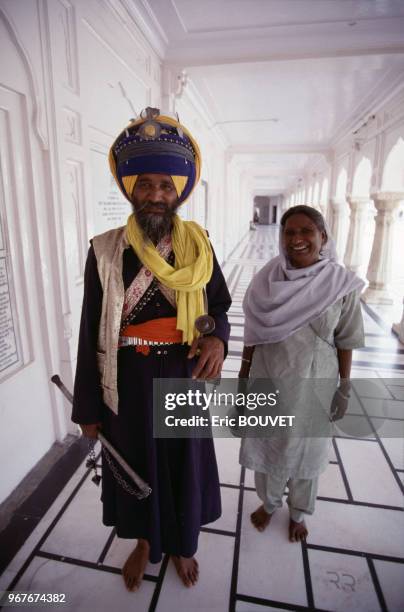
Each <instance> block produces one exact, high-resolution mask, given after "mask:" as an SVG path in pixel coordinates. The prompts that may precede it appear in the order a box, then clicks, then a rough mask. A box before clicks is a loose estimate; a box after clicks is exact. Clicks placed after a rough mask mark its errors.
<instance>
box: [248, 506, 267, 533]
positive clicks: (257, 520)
mask: <svg viewBox="0 0 404 612" xmlns="http://www.w3.org/2000/svg"><path fill="white" fill-rule="evenodd" d="M271 516H272V514H268V512H267V511H266V510H265V508H264V506H260V507H259V508H257V509H256V511H255V512H253V513H252V514H251V517H250V518H251V522H252V524H253V525H254V527H255V528H256V529H258V531H264V529H266V527H268V525H269V521H270V520H271Z"/></svg>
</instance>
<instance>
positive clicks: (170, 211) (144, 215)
mask: <svg viewBox="0 0 404 612" xmlns="http://www.w3.org/2000/svg"><path fill="white" fill-rule="evenodd" d="M132 206H133V212H134V215H135V217H136V221H137V223H138V225H139V227H140V229H141V231H142V233H143V236H144V238H146V239H147V238H148V239H149V240H151V241H152V242H153V244H158V243H159V242H160V240H162V238H164V236H167V234H169V233H170V232H171V229H172V226H173V217H174V215H175V213H176V211H177V209H178V207H179V203H178V202H175V203H174V204H173V205H172V206H167V204H164V203H163V202H145V203H144V204H143V205H142V206H140V205H139V203H138V202H136V200H135V201H133V202H132ZM149 207H156V208H163V209H164V213H163V214H155V213H151V212H147V209H148V208H149Z"/></svg>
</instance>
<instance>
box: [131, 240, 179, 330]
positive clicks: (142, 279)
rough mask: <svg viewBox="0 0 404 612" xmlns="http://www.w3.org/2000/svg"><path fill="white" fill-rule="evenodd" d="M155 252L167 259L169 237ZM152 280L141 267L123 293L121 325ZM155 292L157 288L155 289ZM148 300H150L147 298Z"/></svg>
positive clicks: (149, 274)
mask: <svg viewBox="0 0 404 612" xmlns="http://www.w3.org/2000/svg"><path fill="white" fill-rule="evenodd" d="M157 250H158V252H159V253H160V255H161V256H162V257H164V259H167V257H168V255H169V254H170V253H171V236H166V237H165V238H163V240H161V241H160V242H159V243H158V245H157ZM153 280H154V276H153V275H152V274H151V272H150V270H148V269H147V268H146V267H145V266H142V267H141V268H140V270H139V272H138V273H137V275H136V276H135V278H134V279H133V281H132V282H131V284H130V285H129V287H128V288H127V290H126V291H125V300H124V303H123V308H122V323H123V324H124V321H125V320H127V319H128V317H129V316H130V315H131V313H132V311H133V309H134V308H135V306H136V305H137V304H138V302H139V300H140V299H141V298H142V296H143V295H144V294H145V293H146V291H147V289H148V288H149V287H150V285H151V284H152V282H153ZM156 290H157V288H156ZM149 299H150V298H149Z"/></svg>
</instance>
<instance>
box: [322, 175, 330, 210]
mask: <svg viewBox="0 0 404 612" xmlns="http://www.w3.org/2000/svg"><path fill="white" fill-rule="evenodd" d="M328 190H329V183H328V178H327V177H326V176H325V177H324V179H323V183H322V185H321V192H320V202H321V203H322V204H323V206H327V204H328Z"/></svg>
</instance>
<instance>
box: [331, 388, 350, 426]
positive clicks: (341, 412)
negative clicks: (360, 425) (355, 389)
mask: <svg viewBox="0 0 404 612" xmlns="http://www.w3.org/2000/svg"><path fill="white" fill-rule="evenodd" d="M348 404H349V396H348V395H344V394H343V393H342V391H341V390H340V389H337V390H336V391H335V393H334V397H333V398H332V402H331V408H330V419H331V421H339V420H340V419H342V418H344V416H345V413H346V411H347V408H348Z"/></svg>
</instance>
